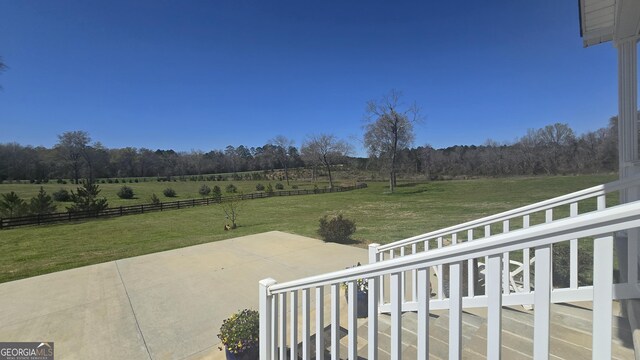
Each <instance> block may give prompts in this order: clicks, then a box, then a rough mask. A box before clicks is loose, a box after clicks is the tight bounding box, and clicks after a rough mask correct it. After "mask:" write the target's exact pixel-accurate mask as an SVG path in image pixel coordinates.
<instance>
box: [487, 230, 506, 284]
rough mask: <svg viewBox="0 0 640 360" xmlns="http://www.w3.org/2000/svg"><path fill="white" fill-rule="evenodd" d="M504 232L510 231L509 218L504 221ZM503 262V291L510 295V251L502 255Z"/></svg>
mask: <svg viewBox="0 0 640 360" xmlns="http://www.w3.org/2000/svg"><path fill="white" fill-rule="evenodd" d="M502 232H503V233H508V232H509V220H505V221H503V222H502ZM489 261H491V258H489ZM502 263H503V264H502V292H503V293H504V294H505V295H509V286H510V285H511V282H510V281H509V280H510V279H511V263H510V261H509V253H508V252H506V253H504V254H503V255H502Z"/></svg>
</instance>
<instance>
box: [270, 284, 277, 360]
mask: <svg viewBox="0 0 640 360" xmlns="http://www.w3.org/2000/svg"><path fill="white" fill-rule="evenodd" d="M271 298H272V300H271V343H270V344H269V347H270V348H271V351H270V355H271V359H274V360H275V359H277V358H278V298H279V296H272V297H271Z"/></svg>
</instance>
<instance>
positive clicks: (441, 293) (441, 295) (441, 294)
mask: <svg viewBox="0 0 640 360" xmlns="http://www.w3.org/2000/svg"><path fill="white" fill-rule="evenodd" d="M438 249H442V237H439V238H438ZM437 269H438V274H437V275H438V299H440V300H442V299H443V298H444V289H443V286H442V285H443V284H442V281H443V279H442V278H443V277H444V273H443V272H442V270H443V268H442V264H440V265H438V268H437Z"/></svg>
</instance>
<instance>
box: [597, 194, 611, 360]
mask: <svg viewBox="0 0 640 360" xmlns="http://www.w3.org/2000/svg"><path fill="white" fill-rule="evenodd" d="M599 200H600V199H598V201H599ZM612 305H613V236H607V237H603V238H599V239H595V240H594V242H593V312H592V315H593V343H592V349H593V359H611V326H612V320H611V316H612V313H611V306H612Z"/></svg>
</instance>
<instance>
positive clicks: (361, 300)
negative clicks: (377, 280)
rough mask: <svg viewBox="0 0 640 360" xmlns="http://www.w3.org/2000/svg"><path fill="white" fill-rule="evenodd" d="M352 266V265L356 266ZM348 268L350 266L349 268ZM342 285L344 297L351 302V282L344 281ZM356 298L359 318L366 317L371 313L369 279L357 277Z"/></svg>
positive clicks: (358, 264)
mask: <svg viewBox="0 0 640 360" xmlns="http://www.w3.org/2000/svg"><path fill="white" fill-rule="evenodd" d="M355 266H360V263H357V264H356V265H355ZM355 266H352V267H355ZM347 269H348V268H347ZM342 287H343V288H344V297H345V299H346V300H347V302H349V294H348V289H349V283H347V282H343V283H342ZM356 299H357V301H358V307H357V308H358V315H357V316H358V318H366V317H367V316H368V315H369V280H368V279H357V280H356Z"/></svg>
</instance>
